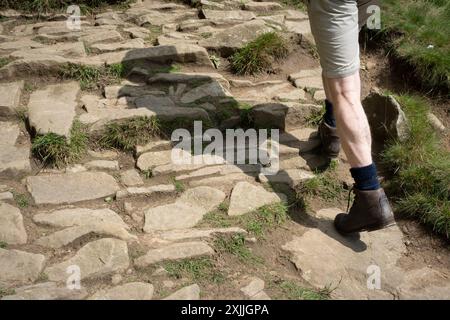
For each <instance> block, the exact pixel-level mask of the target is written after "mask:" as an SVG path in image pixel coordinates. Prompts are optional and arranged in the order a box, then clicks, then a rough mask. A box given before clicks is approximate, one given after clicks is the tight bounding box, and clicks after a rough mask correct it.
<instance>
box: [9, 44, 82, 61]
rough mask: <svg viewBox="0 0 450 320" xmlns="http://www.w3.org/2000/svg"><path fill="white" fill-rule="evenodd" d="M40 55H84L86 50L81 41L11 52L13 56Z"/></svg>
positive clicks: (72, 56)
mask: <svg viewBox="0 0 450 320" xmlns="http://www.w3.org/2000/svg"><path fill="white" fill-rule="evenodd" d="M41 55H55V56H60V57H64V58H83V57H86V50H85V48H84V44H83V43H82V42H67V43H58V44H55V45H51V46H45V47H42V48H36V49H28V50H18V51H14V52H13V53H11V57H14V58H32V57H36V56H41Z"/></svg>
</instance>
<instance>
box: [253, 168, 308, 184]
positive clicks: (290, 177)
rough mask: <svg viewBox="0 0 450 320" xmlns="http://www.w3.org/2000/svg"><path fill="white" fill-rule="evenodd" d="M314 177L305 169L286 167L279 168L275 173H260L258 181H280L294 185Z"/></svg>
mask: <svg viewBox="0 0 450 320" xmlns="http://www.w3.org/2000/svg"><path fill="white" fill-rule="evenodd" d="M312 178H314V174H313V173H312V172H310V171H306V170H298V169H286V170H280V171H279V172H277V174H275V175H267V176H266V175H263V174H260V175H259V176H258V179H259V181H260V182H263V183H264V182H270V183H281V184H287V185H289V186H290V187H295V186H296V185H298V184H299V183H300V182H302V181H305V180H309V179H312Z"/></svg>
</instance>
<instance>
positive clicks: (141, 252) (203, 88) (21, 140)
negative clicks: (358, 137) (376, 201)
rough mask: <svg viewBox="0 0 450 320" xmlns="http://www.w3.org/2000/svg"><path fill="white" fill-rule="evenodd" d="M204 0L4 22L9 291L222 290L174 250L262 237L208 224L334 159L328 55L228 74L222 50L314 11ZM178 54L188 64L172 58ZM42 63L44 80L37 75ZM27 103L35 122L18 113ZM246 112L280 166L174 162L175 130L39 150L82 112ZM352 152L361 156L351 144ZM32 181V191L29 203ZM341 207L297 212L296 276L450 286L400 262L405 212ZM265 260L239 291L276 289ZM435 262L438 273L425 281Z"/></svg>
mask: <svg viewBox="0 0 450 320" xmlns="http://www.w3.org/2000/svg"><path fill="white" fill-rule="evenodd" d="M201 4H202V6H201V8H200V9H197V8H191V7H188V6H186V5H181V4H175V3H168V2H158V1H147V0H145V1H138V2H137V3H136V4H133V5H132V6H131V8H129V9H127V10H124V11H107V12H105V13H101V14H98V15H96V16H95V17H94V18H91V17H83V18H82V25H81V30H80V31H72V30H69V29H67V27H66V21H65V20H66V18H67V17H66V16H64V15H60V16H58V15H57V16H53V17H52V16H50V17H48V20H45V19H44V20H42V21H40V22H35V21H33V20H27V16H24V15H22V14H19V13H14V12H11V11H9V12H4V13H0V14H1V15H2V16H5V17H7V19H6V20H5V21H3V22H0V31H1V32H0V59H8V61H10V62H9V63H8V64H6V65H5V66H3V67H2V68H0V82H1V83H0V117H1V122H0V243H1V244H2V247H4V248H0V270H2V272H1V273H0V289H1V290H0V296H3V299H143V300H146V299H152V298H154V297H158V298H165V299H199V298H200V297H201V298H211V297H216V298H220V294H219V295H216V296H214V295H213V296H209V291H207V290H206V289H204V288H202V286H201V285H198V284H193V283H190V282H189V281H185V279H181V280H180V281H177V283H176V284H175V285H173V283H172V284H171V280H168V275H167V271H166V270H165V269H161V264H162V263H164V262H167V261H180V260H184V259H193V258H198V257H216V256H217V255H218V252H217V249H216V248H215V247H214V239H215V237H216V236H217V235H236V234H239V235H243V236H244V237H245V238H246V239H247V241H248V244H249V245H252V244H251V235H250V233H249V232H248V230H244V229H243V228H241V227H239V226H229V227H220V228H218V227H214V228H213V227H210V228H206V227H200V226H199V225H200V224H201V222H202V220H203V219H204V217H205V216H206V215H207V214H208V213H210V212H212V211H215V210H218V208H220V207H221V206H222V205H223V204H224V203H228V207H227V208H226V210H225V212H224V215H227V216H229V217H236V216H237V217H239V216H243V215H246V214H248V213H249V212H252V211H255V210H257V209H258V208H261V207H263V206H268V205H272V204H276V203H286V202H287V201H288V200H287V197H286V195H285V194H281V193H277V192H275V191H273V190H271V189H270V188H268V186H269V185H277V184H281V185H287V186H288V187H290V188H291V189H293V188H295V186H296V185H298V184H299V183H301V182H303V181H306V180H308V179H311V178H313V177H314V175H315V173H314V172H315V169H317V168H322V167H324V166H326V165H327V160H326V159H324V158H323V157H321V156H320V154H319V153H318V152H317V150H318V148H319V147H320V141H319V138H318V135H317V131H316V128H315V127H314V126H313V125H311V123H310V119H311V117H313V116H314V115H317V113H318V112H319V111H320V110H321V107H320V105H319V104H320V102H321V100H323V99H324V93H323V87H322V85H321V78H320V68H319V66H318V63H317V62H316V65H315V66H314V67H313V68H309V67H308V68H302V66H299V70H298V72H296V73H295V74H291V75H290V76H289V77H286V79H269V80H267V79H262V80H261V79H250V78H243V77H238V76H235V75H230V73H229V72H228V71H226V70H225V69H223V68H222V69H221V68H220V67H219V68H218V69H216V68H215V67H214V65H213V63H212V62H211V57H212V55H213V54H214V55H217V56H219V57H220V58H218V59H221V61H222V62H223V63H226V59H225V58H227V57H228V56H229V55H230V53H232V52H233V51H234V50H236V49H238V48H240V47H242V46H243V45H244V44H245V43H247V42H248V41H251V40H253V39H255V38H256V36H258V35H259V34H262V33H265V32H268V31H273V30H280V31H283V32H287V33H291V34H292V35H294V36H295V37H297V39H299V41H300V42H301V43H305V42H306V41H311V39H312V38H311V35H310V30H309V24H308V20H307V16H306V15H305V14H304V13H302V12H299V11H295V10H290V9H286V8H284V7H283V6H282V5H280V4H279V3H273V2H246V3H245V4H244V5H243V6H242V10H241V3H240V1H234V0H229V1H223V2H222V1H221V2H213V1H206V0H202V1H201ZM155 30H156V31H155ZM155 39H156V44H157V45H155V43H154V42H155ZM67 64H73V65H77V66H84V67H86V66H90V67H98V68H103V67H105V66H111V65H115V64H121V65H123V66H124V68H125V69H126V70H127V76H126V79H121V80H120V82H119V83H115V84H106V85H103V86H101V88H99V89H98V90H96V89H94V90H88V91H86V90H82V88H81V87H80V85H79V84H78V82H74V81H71V80H67V81H66V80H63V81H61V80H60V78H57V77H56V76H57V75H58V74H59V72H60V68H61V67H62V66H64V65H67ZM174 67H176V69H178V70H177V71H176V72H169V71H168V70H171V69H173V68H174ZM55 77H56V78H55ZM30 79H31V80H34V81H35V82H37V83H38V84H39V87H38V88H37V89H34V90H33V89H30V88H29V83H30ZM24 111H26V124H27V126H25V125H24V123H23V122H22V121H21V120H20V119H19V118H18V116H17V115H20V114H22V113H23V112H24ZM243 115H247V116H248V118H247V119H250V120H251V125H252V126H254V127H257V128H279V129H281V130H282V133H281V134H280V141H279V146H278V147H279V155H280V159H279V160H280V161H279V167H280V170H279V172H278V173H277V174H276V175H264V174H261V165H260V164H253V165H251V164H244V165H236V164H234V163H227V162H223V163H212V164H207V163H205V162H204V161H203V162H201V161H200V162H199V163H195V162H193V163H191V164H183V165H180V164H174V163H172V158H171V154H172V150H173V148H174V143H173V142H172V141H170V139H164V138H160V139H159V138H155V140H154V141H151V142H150V143H148V144H147V145H138V146H135V150H134V152H133V154H132V155H131V154H130V153H123V152H119V151H115V150H113V151H111V150H89V151H88V154H87V155H86V156H85V157H84V158H83V159H82V160H80V161H79V163H76V164H73V165H71V166H68V167H67V168H60V169H52V168H43V169H42V168H39V164H38V163H37V162H36V161H35V160H34V159H33V158H32V157H31V156H30V148H31V147H30V145H31V142H30V140H31V138H30V137H31V136H32V135H35V134H46V133H54V134H57V135H60V136H64V137H67V138H70V131H71V130H70V129H71V127H72V124H73V123H74V121H79V122H80V123H82V124H84V125H86V126H88V127H89V132H90V134H91V135H92V136H94V135H95V134H97V133H98V132H101V131H102V130H104V129H105V127H106V126H108V125H109V124H111V123H118V122H123V121H126V120H128V119H133V118H136V117H148V118H151V117H156V118H157V119H159V120H161V121H163V123H175V124H180V123H183V124H185V123H190V124H192V122H193V121H202V122H203V123H205V124H206V123H207V124H208V125H209V126H211V127H214V128H220V129H221V130H225V129H233V128H239V127H241V126H242V125H244V123H242V119H243ZM180 119H181V120H183V121H184V122H180V121H179V120H180ZM233 150H234V149H233ZM224 151H227V149H226V148H224ZM247 154H248V152H247ZM194 157H201V155H197V156H194ZM340 166H341V167H342V168H343V169H344V171H345V168H347V167H348V165H347V164H346V161H345V157H341V159H340ZM148 173H151V178H149V177H148V176H145V175H146V174H148ZM336 179H343V178H342V177H336ZM345 179H348V174H347V177H346V178H344V180H345ZM18 194H23V195H25V197H26V198H27V199H29V200H28V201H29V202H30V203H29V204H23V205H22V206H19V204H18V201H17V195H18ZM341 209H344V208H341ZM338 210H339V209H331V208H324V209H323V210H319V211H318V212H316V213H315V214H311V216H310V217H309V218H308V219H312V220H313V221H314V222H315V223H314V225H313V226H311V227H310V226H306V225H305V226H304V225H301V224H298V223H294V222H292V223H290V224H289V228H290V232H292V236H289V237H288V238H289V240H287V241H284V243H282V245H280V246H279V249H280V250H281V251H282V252H283V255H287V256H288V257H289V258H288V259H289V260H290V261H291V262H292V263H293V264H294V265H295V267H296V268H297V269H298V272H296V275H295V279H297V280H299V281H306V282H307V283H308V284H309V285H310V286H313V287H316V288H323V287H326V286H328V285H330V284H333V285H337V284H339V285H338V286H337V289H336V290H335V291H334V292H333V294H332V297H333V298H388V299H392V298H410V297H444V296H445V297H448V292H450V290H448V288H449V287H450V284H449V281H448V278H445V275H443V274H441V273H440V272H437V271H435V270H431V269H429V270H428V269H426V268H425V269H419V271H418V270H417V269H415V270H412V271H411V270H403V269H402V268H401V267H400V266H398V262H399V261H400V260H401V259H402V257H403V256H404V255H405V254H406V252H407V250H406V247H405V245H404V244H403V240H402V232H401V231H400V230H399V229H398V228H397V227H394V228H391V229H388V230H384V231H382V232H380V233H373V234H365V235H363V236H362V237H361V239H347V238H343V237H341V236H339V235H338V234H337V233H336V232H335V231H334V229H333V227H332V223H331V222H332V219H333V217H334V215H335V214H336V213H337V212H338ZM380 235H381V236H380ZM266 245H267V243H266V242H264V241H257V243H256V244H253V246H266ZM364 245H365V246H366V247H365V248H364ZM370 265H378V266H380V268H381V269H382V282H383V284H385V283H386V285H385V286H384V285H383V287H382V289H380V290H370V289H368V288H367V284H366V277H367V273H366V270H367V268H368V267H369V266H370ZM157 267H159V268H158V269H156V270H155V269H154V268H157ZM152 268H153V269H152ZM251 270H252V269H250V270H249V271H246V268H244V269H243V270H239V271H237V272H236V273H235V274H230V275H227V277H228V279H229V280H230V283H231V284H230V286H231V287H233V286H234V287H235V288H236V290H235V291H232V292H233V294H232V296H231V297H232V298H234V299H239V298H245V299H270V298H271V297H270V295H269V293H270V292H269V291H270V290H269V289H267V288H265V282H264V280H262V279H261V278H263V275H260V274H258V275H256V274H252V271H251ZM280 270H282V269H280ZM78 271H79V272H80V273H79V276H80V280H81V281H82V287H81V289H77V290H71V289H70V286H67V285H66V283H69V281H70V279H72V278H70V276H71V275H73V274H77V272H78ZM279 272H281V273H282V271H279ZM267 273H269V272H267ZM423 277H426V278H427V279H428V282H427V286H426V287H424V285H423V284H421V285H420V286H414V285H413V283H416V282H419V280H420V279H422V278H423ZM69 278H70V279H69ZM142 279H146V280H145V281H144V280H142ZM424 288H425V289H424ZM168 289H171V292H167V290H168ZM175 289H177V290H175ZM2 290H3V291H2ZM230 290H233V288H231V289H230ZM219 292H220V290H219ZM268 292H269V293H268ZM200 294H201V295H200Z"/></svg>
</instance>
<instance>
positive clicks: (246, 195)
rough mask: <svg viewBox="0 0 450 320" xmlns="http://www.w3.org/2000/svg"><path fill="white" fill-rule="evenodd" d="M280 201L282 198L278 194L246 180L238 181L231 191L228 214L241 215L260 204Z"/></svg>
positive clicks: (260, 205) (258, 206)
mask: <svg viewBox="0 0 450 320" xmlns="http://www.w3.org/2000/svg"><path fill="white" fill-rule="evenodd" d="M281 201H282V199H281V197H280V196H279V195H278V194H276V193H275V192H269V191H267V190H266V189H264V188H263V187H262V186H255V185H253V184H251V183H248V182H246V181H242V182H238V183H237V184H236V186H235V187H234V189H233V192H232V193H231V198H230V207H229V208H228V215H230V216H238V215H242V214H244V213H247V212H251V211H253V210H255V209H258V208H260V207H262V206H265V205H269V204H273V203H278V202H281Z"/></svg>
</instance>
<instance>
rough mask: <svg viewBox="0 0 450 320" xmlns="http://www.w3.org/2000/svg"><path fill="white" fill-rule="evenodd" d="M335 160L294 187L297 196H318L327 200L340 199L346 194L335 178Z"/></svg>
mask: <svg viewBox="0 0 450 320" xmlns="http://www.w3.org/2000/svg"><path fill="white" fill-rule="evenodd" d="M337 165H338V163H337V161H332V162H330V164H329V167H328V168H327V169H326V170H324V171H322V172H319V171H317V172H315V176H314V177H313V178H312V179H308V180H306V181H303V182H301V183H300V184H299V185H298V186H297V187H296V192H297V198H298V199H300V198H304V197H320V198H322V199H324V200H327V201H335V200H342V199H343V198H344V197H345V196H346V195H347V194H346V192H345V191H344V189H343V187H342V184H341V183H340V181H339V180H338V179H336V167H337Z"/></svg>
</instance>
